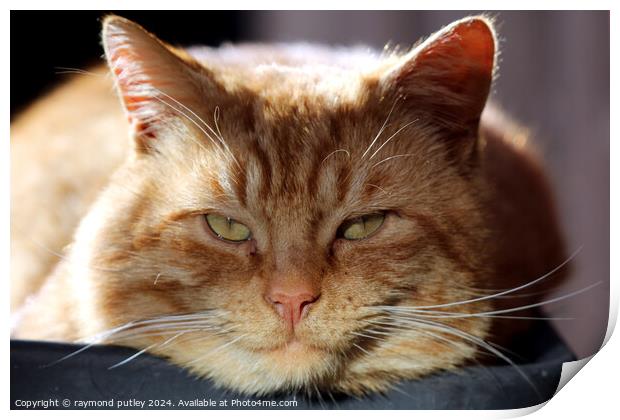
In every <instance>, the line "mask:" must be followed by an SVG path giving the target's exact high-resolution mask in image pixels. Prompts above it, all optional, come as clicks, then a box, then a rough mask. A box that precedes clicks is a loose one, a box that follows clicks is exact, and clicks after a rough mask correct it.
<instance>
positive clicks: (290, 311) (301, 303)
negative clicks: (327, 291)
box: [265, 289, 320, 328]
mask: <svg viewBox="0 0 620 420" xmlns="http://www.w3.org/2000/svg"><path fill="white" fill-rule="evenodd" d="M319 297H320V294H318V293H314V292H312V291H310V290H304V291H300V292H299V293H283V292H281V291H279V290H273V289H272V290H270V291H269V292H268V293H267V294H266V295H265V299H266V300H267V302H269V303H270V304H271V305H273V307H274V308H275V309H276V312H278V314H279V315H280V316H281V317H282V318H283V319H284V320H285V321H286V322H287V323H288V324H289V325H290V326H291V327H293V328H294V327H295V326H296V325H297V324H298V323H299V321H301V320H302V318H303V317H304V316H305V315H306V313H307V312H308V310H309V309H310V306H311V305H312V304H313V303H314V302H316V301H317V300H319Z"/></svg>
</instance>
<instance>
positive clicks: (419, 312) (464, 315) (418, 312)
mask: <svg viewBox="0 0 620 420" xmlns="http://www.w3.org/2000/svg"><path fill="white" fill-rule="evenodd" d="M601 283H602V281H598V282H596V283H594V284H591V285H589V286H586V287H584V288H582V289H579V290H576V291H574V292H571V293H567V294H565V295H562V296H558V297H556V298H553V299H548V300H545V301H542V302H537V303H532V304H529V305H524V306H518V307H515V308H508V309H499V310H496V311H488V312H479V313H471V314H468V313H454V312H440V311H426V310H422V309H419V307H412V308H407V307H379V308H381V309H382V310H384V311H388V312H402V313H413V314H415V315H416V316H421V317H424V316H427V317H433V315H432V314H439V315H435V317H441V318H468V317H482V316H485V317H486V316H493V315H497V314H505V313H510V312H517V311H522V310H525V309H531V308H537V307H540V306H544V305H549V304H551V303H555V302H559V301H562V300H565V299H568V298H571V297H573V296H576V295H578V294H581V293H585V292H587V291H588V290H590V289H593V288H594V287H597V286H599V285H600V284H601ZM427 314H431V315H427ZM520 318H528V317H520ZM532 318H534V319H536V317H532Z"/></svg>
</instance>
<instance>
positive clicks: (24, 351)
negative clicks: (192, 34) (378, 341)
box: [11, 324, 574, 409]
mask: <svg viewBox="0 0 620 420" xmlns="http://www.w3.org/2000/svg"><path fill="white" fill-rule="evenodd" d="M522 342H523V343H525V344H526V345H525V346H524V348H523V349H522V351H521V350H520V351H519V354H520V355H521V356H525V357H526V358H527V359H528V362H527V363H519V370H520V371H521V373H519V371H518V370H517V369H515V368H514V367H512V366H510V365H504V366H477V367H468V368H464V369H461V370H459V371H458V372H450V373H449V372H444V373H440V374H437V375H433V376H430V377H427V378H425V379H422V380H417V381H407V382H403V383H400V384H399V385H398V387H397V389H395V390H393V391H391V392H388V393H387V394H385V395H374V396H370V397H368V398H365V399H362V400H359V399H355V398H348V397H346V396H328V395H323V396H321V397H320V398H313V399H308V398H305V397H303V396H299V395H298V396H292V395H291V396H288V395H285V396H282V395H281V396H274V397H271V398H252V397H248V396H243V395H239V394H236V393H233V392H230V391H227V390H223V389H220V388H216V387H215V386H214V385H213V384H212V382H210V381H206V380H200V379H197V378H195V377H193V376H191V375H189V374H188V373H186V372H185V371H184V370H182V369H179V368H178V367H176V366H174V365H171V364H169V363H167V362H166V361H164V360H162V359H159V358H156V357H153V356H150V355H146V354H144V355H140V356H139V357H137V358H135V359H133V360H132V361H131V362H129V363H126V364H124V365H122V366H119V367H117V368H114V369H110V367H111V366H113V365H115V364H116V363H118V362H120V361H122V360H124V359H126V358H128V357H130V356H132V355H134V354H135V353H136V350H132V349H127V348H122V347H111V346H93V347H91V348H89V349H87V350H85V351H83V352H81V353H79V354H77V355H75V356H72V357H70V358H68V359H66V360H63V361H61V362H59V363H54V362H56V361H58V360H59V359H61V358H62V357H63V356H66V355H67V354H70V353H72V352H74V351H76V350H78V349H80V348H81V346H76V345H68V344H62V343H43V342H34V341H12V342H11V408H13V409H20V408H25V407H24V406H23V404H25V403H26V402H27V401H30V402H34V401H41V402H40V403H39V404H43V401H46V402H47V406H48V408H63V400H69V408H74V409H75V408H80V407H79V406H77V405H76V404H77V403H76V401H99V402H100V403H101V404H102V402H103V401H106V404H109V403H110V402H111V404H112V407H108V406H103V407H101V408H116V406H117V404H119V402H121V401H123V402H127V401H134V400H136V401H139V402H144V404H145V407H144V408H151V409H152V408H176V409H178V408H186V407H182V406H180V401H184V402H187V403H189V404H190V405H191V404H194V406H190V407H187V408H201V409H205V408H207V409H208V408H216V409H226V408H236V409H243V408H288V409H325V408H331V409H333V408H338V409H508V408H521V407H528V406H532V405H536V404H539V403H541V402H544V401H547V400H548V399H550V398H551V397H552V396H553V394H554V392H555V390H556V388H557V385H558V381H559V379H560V374H561V370H562V363H563V362H565V361H570V360H574V356H573V355H572V354H571V353H570V351H569V350H568V349H567V348H566V346H565V345H564V344H563V343H562V342H561V341H560V339H559V338H558V337H557V335H556V334H555V332H554V331H553V330H551V328H550V327H549V326H547V325H545V324H541V325H539V326H538V328H537V329H536V330H535V331H533V332H532V333H531V334H530V335H529V336H528V337H527V338H526V339H525V340H522ZM513 360H515V361H517V358H516V357H513ZM517 363H518V362H517ZM522 374H525V375H526V376H527V377H528V380H529V381H530V382H531V384H530V383H528V380H526V379H525V378H524V377H523V376H522ZM532 384H533V386H532ZM534 387H535V388H536V391H535V390H534ZM293 399H295V400H296V401H297V406H296V407H292V406H289V407H277V406H276V407H268V406H265V405H264V403H263V402H262V401H266V400H269V401H271V400H273V401H275V404H278V403H279V402H280V401H291V400H293ZM234 400H237V401H239V403H237V405H235V406H232V405H233V401H234ZM259 400H260V401H261V403H257V402H256V401H259ZM208 401H214V402H215V404H216V405H215V406H208V405H207V406H204V404H205V402H208ZM223 401H226V402H227V403H226V404H227V405H226V406H220V404H223ZM65 404H66V403H65ZM239 404H244V405H239ZM258 404H261V405H258ZM38 408H42V407H41V406H39V407H38ZM90 408H94V407H90ZM122 408H139V407H131V406H129V407H126V406H123V407H122Z"/></svg>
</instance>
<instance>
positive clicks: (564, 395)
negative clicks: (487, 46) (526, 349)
mask: <svg viewBox="0 0 620 420" xmlns="http://www.w3.org/2000/svg"><path fill="white" fill-rule="evenodd" d="M6 4H8V6H9V9H15V10H20V9H24V10H26V9H31V10H34V9H49V8H50V5H53V6H54V8H58V9H103V10H110V9H116V10H130V9H166V8H168V7H169V5H170V4H174V6H175V8H176V9H179V10H183V9H185V10H191V9H204V8H205V6H208V7H209V8H212V9H220V10H221V9H231V10H244V9H257V10H260V9H263V10H268V9H301V10H303V9H308V10H310V9H314V10H319V9H325V10H334V9H347V10H353V9H367V10H403V9H412V8H414V9H417V10H439V9H437V7H438V6H439V5H440V6H442V9H444V10H446V9H447V10H464V9H472V10H512V9H524V10H548V9H549V10H568V9H574V10H579V9H583V8H584V6H587V10H612V9H614V7H613V6H614V2H613V1H601V0H592V1H588V2H584V1H577V0H572V1H570V0H569V1H566V0H565V1H561V2H560V1H542V0H521V1H518V2H517V1H503V2H501V3H499V2H492V1H477V0H472V1H466V2H465V1H454V0H444V1H441V2H437V1H436V0H435V1H427V0H424V1H420V0H419V1H416V2H415V3H412V2H406V1H381V2H378V1H372V0H357V1H355V2H352V1H351V2H346V3H345V2H339V3H337V4H336V2H334V1H333V0H314V1H312V2H301V1H298V2H295V3H294V4H293V3H292V2H284V1H275V0H261V1H260V2H256V1H249V0H246V1H230V0H229V1H226V2H218V3H215V2H212V3H207V2H204V1H203V2H201V1H185V0H175V1H174V2H170V1H169V2H163V1H162V2H159V3H158V4H154V2H153V1H148V0H144V1H127V0H124V1H118V0H117V1H106V2H84V1H76V0H74V1H67V0H57V1H54V2H49V1H42V0H40V1H27V2H26V1H13V0H11V1H8V2H7V3H6ZM353 6H354V7H353ZM618 23H619V19H618V11H617V10H612V13H611V45H612V46H615V47H616V51H614V48H613V47H612V48H611V66H612V71H611V74H612V75H613V74H619V73H618V72H619V69H618V65H617V60H618V52H617V49H618V48H617V46H618V30H617V26H616V25H618ZM1 27H2V36H3V45H4V51H5V52H6V51H9V52H10V42H9V40H10V18H9V13H8V12H7V13H5V14H4V15H3V16H2V26H1ZM33 53H36V51H33ZM5 57H7V55H6V54H5ZM1 68H2V70H1V71H2V72H3V75H4V89H3V93H4V95H3V96H4V98H5V101H4V104H3V109H4V111H5V113H4V115H5V119H4V124H5V127H4V132H5V133H6V136H4V138H5V139H6V140H5V141H4V142H3V143H2V148H1V149H0V174H1V181H0V185H1V187H0V188H1V189H2V195H1V197H2V199H1V200H0V212H1V213H2V217H3V219H2V220H3V222H4V223H3V224H2V235H3V238H2V239H3V240H2V242H0V247H1V250H2V256H1V257H0V258H2V259H1V260H0V269H2V273H3V274H4V276H3V277H4V279H6V280H5V284H6V285H7V286H6V287H8V278H9V271H8V270H9V237H8V234H9V204H8V192H9V187H8V186H9V182H8V174H9V164H10V162H9V143H8V138H9V132H10V131H9V123H8V121H9V120H8V118H6V116H7V115H8V114H9V109H10V104H9V101H10V96H9V92H10V88H11V86H10V77H9V67H8V66H6V65H3V66H1ZM13 88H14V89H15V88H19V87H18V86H14V87H13ZM617 98H618V85H617V83H616V81H615V80H614V78H613V76H612V80H611V115H617V114H616V113H615V112H614V111H616V112H617V106H616V103H617V102H616V101H617ZM618 134H619V132H618V123H617V119H616V120H614V119H613V118H612V122H611V139H615V140H620V136H618ZM617 151H618V146H617V145H615V141H612V142H611V151H610V152H611V186H612V187H611V188H612V190H611V210H612V212H611V214H613V213H614V210H617V209H618V204H617V203H618V201H617V194H616V192H615V191H614V189H613V186H614V181H618V179H619V177H618V153H617ZM610 222H611V261H612V264H611V279H612V282H611V305H610V306H611V309H610V322H609V325H608V331H607V335H606V345H605V347H604V351H602V352H600V353H599V354H597V355H595V356H594V358H593V359H592V362H590V363H589V364H588V366H587V367H586V368H584V369H583V372H580V373H579V374H578V375H577V379H574V380H572V381H570V383H569V384H567V385H566V387H565V388H563V389H562V390H561V391H560V392H559V393H558V395H557V396H555V397H554V398H553V399H552V400H551V401H550V402H549V403H548V404H546V406H545V407H544V408H543V409H542V410H539V411H536V413H535V414H533V418H556V417H562V418H569V419H570V418H580V419H582V418H583V417H584V416H587V415H591V413H593V411H592V410H594V409H595V410H596V412H598V413H600V415H601V417H608V416H609V415H612V413H617V412H618V410H617V404H616V400H617V399H618V396H617V385H616V380H617V378H618V376H617V374H618V364H619V363H618V360H617V359H616V357H615V355H616V354H620V352H619V350H620V345H619V344H618V339H617V337H616V338H614V337H611V332H612V331H613V327H614V326H615V323H616V319H617V312H618V287H617V280H615V279H616V278H617V275H618V274H619V271H618V264H617V261H618V260H619V257H620V255H619V254H618V248H617V247H615V246H614V239H615V238H617V237H618V226H617V223H614V220H613V219H612V220H611V221H610ZM5 232H6V233H5ZM5 235H6V236H5ZM5 290H6V289H5ZM8 296H9V294H8V293H6V294H5V298H4V300H3V301H2V302H3V309H4V313H5V314H6V315H7V320H6V321H5V325H6V330H5V331H7V335H8V329H9V328H8V324H9V322H8V313H9V297H8ZM610 337H611V339H610ZM2 354H3V356H4V357H3V360H4V363H3V364H2V370H3V372H4V373H5V374H4V375H3V376H4V378H5V380H4V382H3V383H2V388H3V389H2V390H3V395H4V396H5V397H4V399H3V404H4V406H5V408H6V409H7V410H8V407H9V398H8V395H9V377H10V375H9V372H8V363H7V362H8V359H9V355H8V344H7V345H5V346H4V347H3V352H2ZM532 411H534V409H533V408H529V409H522V410H509V411H499V412H492V411H485V412H445V411H441V412H439V411H416V412H414V413H411V412H409V411H396V412H391V413H389V416H390V417H392V416H394V417H397V418H407V419H411V418H412V416H415V417H416V418H441V419H443V418H460V419H462V418H472V419H481V418H506V417H516V416H521V415H524V414H528V413H530V412H532ZM349 413H350V415H351V416H355V417H356V418H357V417H361V418H373V419H374V418H375V416H377V414H378V413H375V412H371V411H355V412H347V413H339V415H338V416H339V417H340V416H341V415H342V414H349ZM603 413H604V414H603ZM10 414H11V415H12V416H16V417H30V416H38V415H40V414H45V415H48V416H50V417H57V418H62V419H65V418H71V417H74V416H75V417H80V418H83V417H84V415H88V417H89V418H93V419H98V418H105V419H106V420H108V417H109V416H110V415H111V413H110V412H106V411H103V412H90V413H82V412H45V413H41V412H36V413H35V412H17V411H12V412H11V413H10ZM124 414H125V413H124V412H123V413H118V414H117V413H116V412H115V413H114V414H112V415H113V416H118V415H122V416H124ZM136 414H137V415H140V414H138V413H135V412H133V413H131V414H130V415H132V416H135V415H136ZM243 414H245V415H251V416H252V417H253V418H256V419H262V418H269V419H270V420H271V419H273V418H274V416H275V417H276V418H282V417H289V416H290V415H291V413H290V412H277V411H267V412H260V411H252V412H247V413H243ZM243 414H242V415H243ZM386 414H387V413H386ZM171 415H174V414H173V413H170V412H165V411H164V412H151V413H149V414H148V416H149V417H153V418H169V417H170V416H171ZM237 415H239V412H209V413H205V412H202V411H197V412H184V413H183V416H184V417H186V416H187V417H194V416H195V417H197V418H202V419H204V418H205V417H229V416H230V417H235V416H237ZM316 415H317V412H316V411H304V412H302V411H296V412H295V413H294V414H293V416H294V417H295V418H313V420H314V417H315V416H316ZM379 415H381V414H379ZM320 416H321V417H323V416H328V417H331V416H334V417H335V413H330V412H322V413H320Z"/></svg>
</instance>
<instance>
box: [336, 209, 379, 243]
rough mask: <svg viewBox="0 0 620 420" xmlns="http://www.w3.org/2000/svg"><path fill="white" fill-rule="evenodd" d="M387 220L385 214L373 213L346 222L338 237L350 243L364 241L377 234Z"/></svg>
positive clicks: (339, 230) (341, 227)
mask: <svg viewBox="0 0 620 420" xmlns="http://www.w3.org/2000/svg"><path fill="white" fill-rule="evenodd" d="M384 220H385V214H383V213H373V214H367V215H364V216H360V217H356V218H354V219H350V220H347V221H345V222H344V223H343V224H342V225H341V226H340V228H339V229H338V236H339V237H341V238H344V239H348V240H350V241H354V240H358V239H364V238H367V237H369V236H370V235H372V234H373V233H375V232H376V231H377V230H379V228H380V227H381V225H383V221H384Z"/></svg>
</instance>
